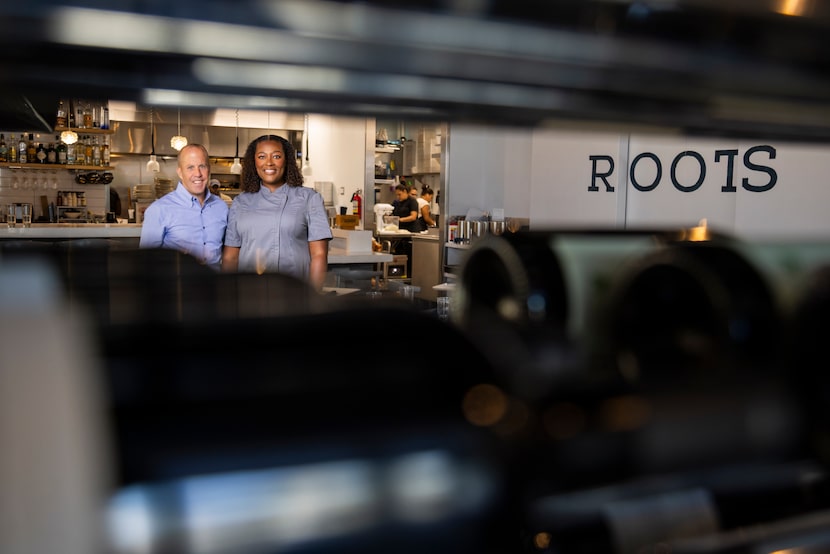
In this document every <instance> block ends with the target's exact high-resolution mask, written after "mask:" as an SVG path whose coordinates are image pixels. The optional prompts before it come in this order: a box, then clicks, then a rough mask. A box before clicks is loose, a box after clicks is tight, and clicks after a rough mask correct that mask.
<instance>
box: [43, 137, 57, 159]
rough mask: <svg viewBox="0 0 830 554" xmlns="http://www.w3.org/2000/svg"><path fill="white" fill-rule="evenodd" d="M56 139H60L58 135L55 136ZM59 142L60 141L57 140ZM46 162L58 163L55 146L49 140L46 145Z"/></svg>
mask: <svg viewBox="0 0 830 554" xmlns="http://www.w3.org/2000/svg"><path fill="white" fill-rule="evenodd" d="M55 140H56V141H60V135H56V136H55ZM58 144H60V142H58ZM46 163H48V164H56V163H58V151H57V149H56V148H55V143H54V142H50V143H49V146H47V147H46Z"/></svg>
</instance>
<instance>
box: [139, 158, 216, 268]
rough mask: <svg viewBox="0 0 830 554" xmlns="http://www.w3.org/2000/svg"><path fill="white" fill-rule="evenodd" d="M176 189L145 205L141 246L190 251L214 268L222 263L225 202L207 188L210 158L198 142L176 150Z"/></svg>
mask: <svg viewBox="0 0 830 554" xmlns="http://www.w3.org/2000/svg"><path fill="white" fill-rule="evenodd" d="M176 173H177V174H178V176H179V183H178V185H177V186H176V189H175V190H173V191H171V192H169V193H167V194H165V195H164V196H162V197H161V198H159V199H158V200H156V201H155V202H153V203H152V204H150V205H149V206H148V207H147V210H146V211H145V212H144V224H143V226H142V227H141V239H140V240H139V246H140V247H141V248H169V249H172V250H178V251H179V252H183V253H185V254H189V255H191V256H193V257H195V258H196V259H198V260H199V261H201V262H202V263H205V264H207V265H209V266H211V267H213V268H214V269H219V266H220V264H221V262H222V243H223V241H224V238H225V229H226V227H227V225H228V205H227V204H226V203H225V202H224V201H223V200H222V199H221V198H219V197H218V196H215V195H213V194H211V193H210V192H209V191H208V183H209V181H210V160H209V158H208V152H207V149H206V148H205V147H204V146H202V145H201V144H188V145H187V146H185V147H184V148H182V149H181V152H179V157H178V165H177V167H176Z"/></svg>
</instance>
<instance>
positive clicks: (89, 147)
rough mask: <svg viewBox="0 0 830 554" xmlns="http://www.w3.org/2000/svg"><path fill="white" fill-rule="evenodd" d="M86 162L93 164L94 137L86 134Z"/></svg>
mask: <svg viewBox="0 0 830 554" xmlns="http://www.w3.org/2000/svg"><path fill="white" fill-rule="evenodd" d="M83 163H84V164H86V165H92V139H91V138H90V137H89V135H84V161H83Z"/></svg>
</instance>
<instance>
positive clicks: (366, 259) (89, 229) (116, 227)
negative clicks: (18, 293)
mask: <svg viewBox="0 0 830 554" xmlns="http://www.w3.org/2000/svg"><path fill="white" fill-rule="evenodd" d="M140 237H141V224H140V223H32V226H31V227H29V228H25V227H23V226H22V225H18V226H16V227H15V228H14V229H9V228H8V227H6V225H5V224H0V240H76V239H96V238H100V239H123V238H130V239H138V238H140ZM391 261H392V255H391V254H386V253H381V252H359V253H355V252H347V251H346V250H345V249H343V248H330V249H329V259H328V262H329V264H380V263H384V262H391Z"/></svg>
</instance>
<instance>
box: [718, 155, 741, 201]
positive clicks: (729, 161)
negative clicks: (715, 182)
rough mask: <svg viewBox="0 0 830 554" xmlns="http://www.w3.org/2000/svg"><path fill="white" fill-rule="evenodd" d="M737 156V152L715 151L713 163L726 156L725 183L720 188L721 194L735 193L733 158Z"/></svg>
mask: <svg viewBox="0 0 830 554" xmlns="http://www.w3.org/2000/svg"><path fill="white" fill-rule="evenodd" d="M737 155H738V150H737V149H736V150H715V163H718V162H720V159H721V158H722V157H723V156H726V183H725V184H724V185H723V186H722V187H721V188H720V191H721V192H737V191H738V189H737V188H735V183H734V182H733V181H734V180H735V156H737Z"/></svg>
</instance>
